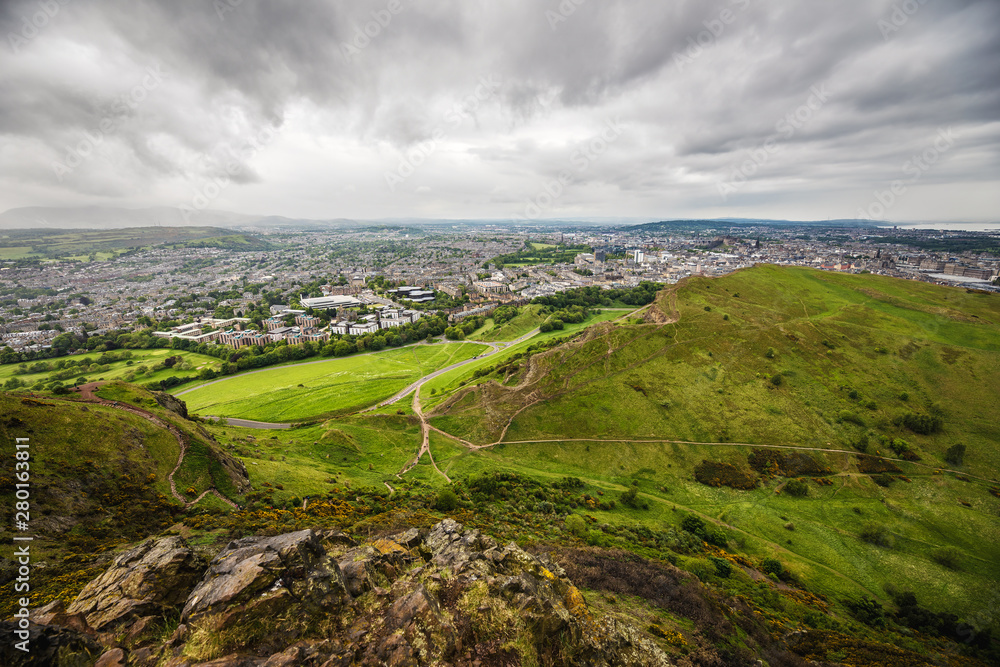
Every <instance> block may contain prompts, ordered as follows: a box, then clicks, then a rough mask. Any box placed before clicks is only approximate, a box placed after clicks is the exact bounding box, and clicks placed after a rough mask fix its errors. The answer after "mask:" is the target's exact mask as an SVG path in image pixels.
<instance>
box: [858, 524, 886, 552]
mask: <svg viewBox="0 0 1000 667" xmlns="http://www.w3.org/2000/svg"><path fill="white" fill-rule="evenodd" d="M858 537H860V538H861V539H862V540H864V541H865V542H867V543H868V544H874V545H875V546H877V547H882V548H885V549H891V548H892V547H893V545H894V544H895V540H894V539H893V537H892V534H891V533H890V532H889V529H888V528H886V527H885V526H883V525H881V524H877V523H869V524H866V525H865V526H864V527H863V528H862V529H861V532H860V533H859V534H858Z"/></svg>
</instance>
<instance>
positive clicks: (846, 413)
mask: <svg viewBox="0 0 1000 667" xmlns="http://www.w3.org/2000/svg"><path fill="white" fill-rule="evenodd" d="M839 417H840V421H844V422H850V423H852V424H857V425H858V426H861V427H862V428H864V426H865V420H864V419H862V418H861V415H859V414H858V413H856V412H852V411H851V410H841V411H840V414H839Z"/></svg>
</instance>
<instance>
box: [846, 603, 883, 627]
mask: <svg viewBox="0 0 1000 667" xmlns="http://www.w3.org/2000/svg"><path fill="white" fill-rule="evenodd" d="M848 606H849V607H850V608H851V611H852V612H854V617H855V618H857V619H858V620H859V621H861V622H862V623H864V624H865V625H867V626H870V627H873V628H884V627H885V610H884V609H882V605H881V604H879V603H878V601H877V600H874V599H872V598H870V597H868V596H867V595H862V596H861V599H860V600H858V601H856V602H849V603H848Z"/></svg>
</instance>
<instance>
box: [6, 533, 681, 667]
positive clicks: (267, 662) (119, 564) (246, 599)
mask: <svg viewBox="0 0 1000 667" xmlns="http://www.w3.org/2000/svg"><path fill="white" fill-rule="evenodd" d="M189 555H190V550H189V549H187V546H186V545H184V544H183V543H182V541H180V540H179V538H165V539H162V540H160V541H157V542H147V543H143V544H142V545H140V546H139V547H136V548H135V549H132V550H130V551H128V552H126V553H124V554H122V555H120V556H119V557H118V558H117V559H115V562H114V564H113V565H112V567H111V568H110V569H109V570H108V571H107V572H106V573H104V574H103V575H101V577H98V579H96V580H95V581H94V582H91V584H89V585H88V586H87V587H86V588H85V589H84V591H83V593H81V595H80V598H79V599H78V600H77V601H76V602H74V603H73V605H71V607H70V608H69V609H68V610H66V612H62V610H61V609H59V608H57V607H54V608H53V609H50V610H49V615H48V616H46V619H47V620H51V621H53V622H59V620H60V619H63V620H66V619H71V618H76V619H77V622H78V623H79V622H80V619H79V617H78V616H73V613H77V612H79V613H83V614H85V615H86V619H87V620H88V621H89V622H90V623H91V624H92V625H94V627H95V628H112V627H114V628H117V629H116V631H115V634H114V635H110V634H102V635H99V637H101V638H102V639H103V638H107V637H111V636H114V637H116V638H117V640H118V641H120V642H121V644H120V645H118V644H115V645H108V646H106V647H105V650H106V652H105V654H104V656H103V657H102V660H104V661H105V662H106V663H107V664H109V665H111V664H119V663H121V664H129V665H150V666H152V665H170V666H172V667H191V666H193V665H206V666H207V665H215V666H218V667H223V666H229V667H235V666H242V665H246V666H251V665H253V666H256V667H260V666H270V667H278V666H281V665H299V666H307V667H321V666H322V667H336V666H338V665H343V666H345V667H346V666H349V665H370V666H375V665H379V666H381V665H389V666H392V667H418V666H422V665H435V664H448V665H465V666H470V667H471V666H474V665H507V664H563V665H588V666H595V667H610V666H611V665H623V666H626V667H639V666H640V665H641V666H647V665H663V666H666V665H669V662H668V660H667V657H666V655H665V654H664V653H663V652H662V651H661V650H660V648H658V646H657V645H656V644H655V643H654V640H653V639H652V638H651V637H649V636H646V635H643V634H642V633H640V632H639V631H638V630H636V629H635V628H633V627H630V626H628V625H625V624H623V623H621V622H619V621H616V620H614V619H612V618H608V617H600V616H598V615H595V614H594V613H593V612H592V611H591V610H590V608H589V607H588V605H587V603H586V601H585V600H584V597H583V595H582V594H581V593H580V591H579V590H578V589H577V588H576V587H574V586H573V584H572V582H570V581H569V580H568V579H567V578H566V577H565V573H564V571H563V570H562V569H561V568H560V567H559V566H558V565H555V564H554V563H552V562H549V561H548V560H547V559H546V558H544V557H537V556H533V555H531V554H528V553H527V552H525V551H524V550H522V549H521V548H519V547H518V546H516V545H515V544H506V545H500V544H498V543H497V542H496V541H495V540H494V539H492V538H491V537H489V536H486V535H483V534H481V533H480V532H479V531H477V530H466V529H464V528H463V527H462V526H461V525H460V524H458V523H456V522H455V521H452V520H445V521H442V522H441V523H439V524H437V525H435V526H434V527H433V528H431V529H430V530H429V531H424V532H421V531H418V530H415V529H413V530H408V531H406V532H403V533H399V534H397V535H393V536H390V537H385V538H380V539H373V540H369V541H367V542H365V543H362V544H357V543H355V542H354V541H353V540H351V539H350V538H348V537H347V536H345V535H344V534H343V533H336V532H333V531H329V532H324V531H312V530H301V531H298V532H294V533H288V534H285V535H279V536H275V537H248V538H244V539H240V540H235V541H233V542H230V543H229V544H228V545H226V547H225V548H224V549H223V550H222V551H220V552H219V553H218V554H217V555H216V556H215V558H214V559H212V561H211V562H210V563H209V564H208V566H207V569H204V568H203V567H199V566H198V565H197V564H196V563H194V562H191V561H190V559H189ZM202 571H203V572H204V574H203V576H202ZM126 572H132V574H131V575H128V574H126ZM181 572H183V573H184V574H183V575H182V574H181ZM168 573H170V574H168ZM196 573H197V574H196ZM181 604H183V609H182V611H181V613H180V624H179V625H178V626H177V627H176V630H174V631H173V632H172V634H171V635H170V637H169V639H167V640H166V641H165V642H164V641H163V637H164V633H163V632H162V631H161V632H160V633H146V632H144V631H143V628H144V627H146V626H148V625H149V624H150V616H149V614H150V613H151V610H153V609H154V608H156V609H161V610H162V609H165V608H167V607H173V608H174V609H176V608H177V607H179V606H180V605H181ZM175 613H176V612H175ZM167 618H170V617H169V616H167ZM173 618H174V619H175V620H174V622H175V623H176V616H173ZM129 619H134V620H129ZM66 622H68V620H67V621H66ZM144 624H145V625H144ZM163 626H166V623H163V624H162V625H161V626H160V627H161V628H162V627H163ZM46 627H48V626H46ZM137 628H138V629H137ZM68 631H69V630H67V632H68ZM77 634H80V633H77ZM157 634H158V636H157V637H156V639H153V638H152V636H154V635H157ZM82 636H86V635H82ZM0 658H2V656H0ZM54 664H55V663H54Z"/></svg>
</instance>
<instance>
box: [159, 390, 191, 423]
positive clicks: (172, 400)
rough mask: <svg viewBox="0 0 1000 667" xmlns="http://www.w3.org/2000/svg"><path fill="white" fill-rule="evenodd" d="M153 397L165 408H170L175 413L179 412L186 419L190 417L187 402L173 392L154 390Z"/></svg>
mask: <svg viewBox="0 0 1000 667" xmlns="http://www.w3.org/2000/svg"><path fill="white" fill-rule="evenodd" d="M153 398H155V399H156V402H157V403H159V404H160V407H161V408H163V409H165V410H170V411H171V412H173V413H174V414H178V415H180V416H181V417H183V418H184V419H187V418H188V408H187V403H185V402H184V401H182V400H181V399H179V398H177V397H176V396H174V395H172V394H168V393H167V392H165V391H154V392H153Z"/></svg>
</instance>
